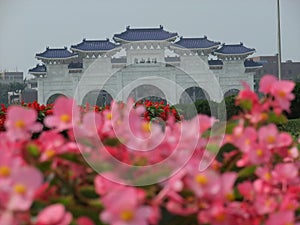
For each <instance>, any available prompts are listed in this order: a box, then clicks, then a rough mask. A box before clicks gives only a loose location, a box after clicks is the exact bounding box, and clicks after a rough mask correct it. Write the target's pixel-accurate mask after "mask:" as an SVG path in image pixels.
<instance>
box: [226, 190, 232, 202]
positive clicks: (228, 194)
mask: <svg viewBox="0 0 300 225" xmlns="http://www.w3.org/2000/svg"><path fill="white" fill-rule="evenodd" d="M225 197H226V199H227V200H228V201H233V200H234V194H233V193H232V192H230V193H227V194H226V195H225Z"/></svg>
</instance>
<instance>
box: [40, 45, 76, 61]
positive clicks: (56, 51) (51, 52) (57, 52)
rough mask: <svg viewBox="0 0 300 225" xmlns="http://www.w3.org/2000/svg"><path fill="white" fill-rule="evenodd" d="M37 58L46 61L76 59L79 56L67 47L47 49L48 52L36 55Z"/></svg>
mask: <svg viewBox="0 0 300 225" xmlns="http://www.w3.org/2000/svg"><path fill="white" fill-rule="evenodd" d="M36 57H37V58H46V59H66V58H75V57H77V54H74V53H72V52H70V51H69V50H68V49H67V47H65V48H49V47H47V49H46V51H44V52H42V53H37V54H36Z"/></svg>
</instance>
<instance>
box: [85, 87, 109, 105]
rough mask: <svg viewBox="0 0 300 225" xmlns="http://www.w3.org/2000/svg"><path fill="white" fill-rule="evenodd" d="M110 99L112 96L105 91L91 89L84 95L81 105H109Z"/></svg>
mask: <svg viewBox="0 0 300 225" xmlns="http://www.w3.org/2000/svg"><path fill="white" fill-rule="evenodd" d="M112 100H113V98H112V96H111V95H110V94H109V93H108V92H107V91H105V90H93V91H90V92H88V93H87V94H86V95H85V96H84V98H83V101H82V105H86V104H87V103H88V104H89V105H91V106H94V105H97V106H100V107H105V106H107V105H110V103H111V101H112Z"/></svg>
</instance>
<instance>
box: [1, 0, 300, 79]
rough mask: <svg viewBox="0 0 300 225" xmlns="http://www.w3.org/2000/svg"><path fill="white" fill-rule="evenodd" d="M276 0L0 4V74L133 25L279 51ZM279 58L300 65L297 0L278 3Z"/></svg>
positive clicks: (13, 0) (7, 0) (8, 0)
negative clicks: (50, 52) (49, 51)
mask: <svg viewBox="0 0 300 225" xmlns="http://www.w3.org/2000/svg"><path fill="white" fill-rule="evenodd" d="M276 18H277V17H276V0H168V1H166V0H127V1H125V0H47V1H46V0H0V71H1V70H4V69H6V70H13V71H15V70H16V68H18V70H19V71H23V72H24V74H25V75H26V74H27V71H28V69H30V68H32V67H34V66H35V64H36V63H38V61H37V60H36V59H35V54H36V53H37V52H43V51H44V50H45V48H46V46H50V47H63V46H68V47H70V45H72V44H77V43H79V42H81V41H82V39H83V38H87V39H105V38H110V39H111V38H112V37H113V34H115V33H120V32H122V31H124V30H125V27H126V26H127V25H130V26H131V27H158V26H159V25H160V24H161V25H163V26H164V28H165V30H168V31H171V32H177V33H178V34H179V35H182V36H185V37H203V35H207V37H208V38H209V39H211V40H214V41H220V42H222V43H223V42H225V43H228V44H230V43H239V42H243V43H244V45H245V46H247V47H251V48H255V49H256V53H255V56H256V55H274V54H276V52H277V41H276V37H277V36H276V32H277V22H276ZM281 26H282V28H281V29H282V54H283V56H282V58H283V61H285V60H287V59H292V60H293V61H300V0H281Z"/></svg>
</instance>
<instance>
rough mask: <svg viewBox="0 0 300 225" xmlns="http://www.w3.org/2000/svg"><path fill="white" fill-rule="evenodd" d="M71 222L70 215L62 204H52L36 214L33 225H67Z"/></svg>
mask: <svg viewBox="0 0 300 225" xmlns="http://www.w3.org/2000/svg"><path fill="white" fill-rule="evenodd" d="M71 221H72V214H71V213H70V212H67V211H66V209H65V207H64V206H63V205H62V204H54V205H50V206H48V207H47V208H45V209H43V210H42V211H41V212H40V213H39V214H38V216H37V221H36V224H35V225H69V224H70V223H71Z"/></svg>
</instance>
